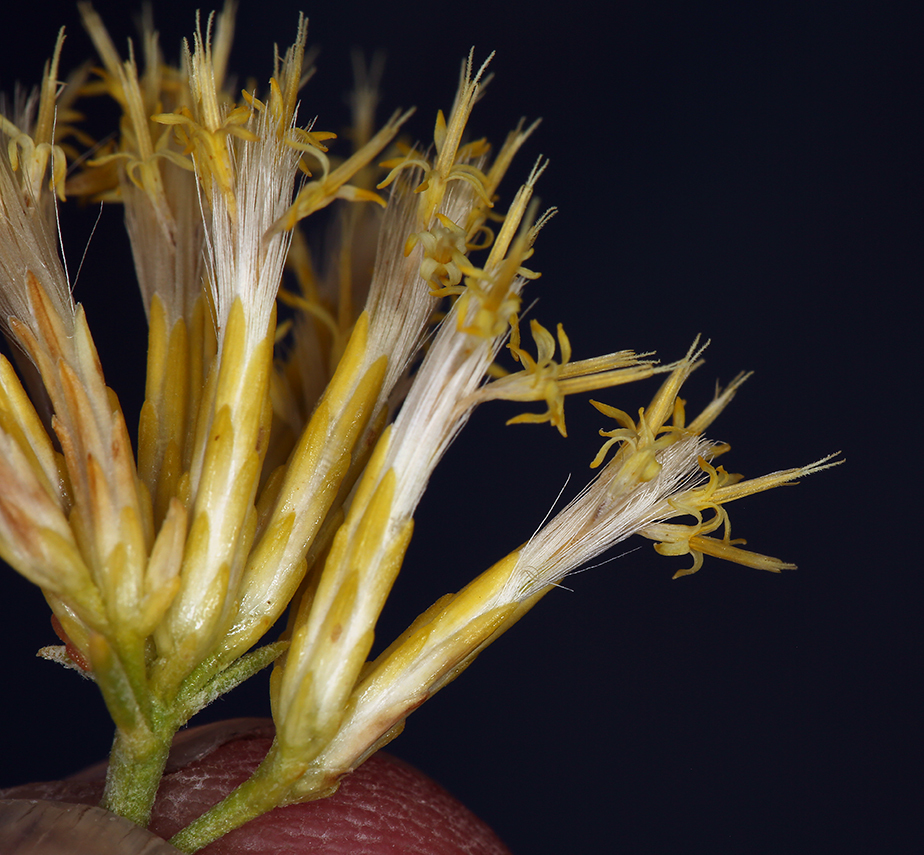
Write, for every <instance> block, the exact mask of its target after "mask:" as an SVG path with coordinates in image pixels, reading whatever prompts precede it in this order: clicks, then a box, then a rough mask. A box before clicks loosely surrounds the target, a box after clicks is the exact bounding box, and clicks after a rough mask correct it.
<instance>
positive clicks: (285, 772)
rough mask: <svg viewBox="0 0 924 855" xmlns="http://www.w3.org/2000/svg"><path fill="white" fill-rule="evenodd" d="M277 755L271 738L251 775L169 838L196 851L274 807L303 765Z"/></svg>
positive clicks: (186, 848)
mask: <svg viewBox="0 0 924 855" xmlns="http://www.w3.org/2000/svg"><path fill="white" fill-rule="evenodd" d="M279 758H280V752H279V750H278V747H277V743H276V742H274V743H273V745H272V747H271V748H270V750H269V753H268V754H267V755H266V757H265V758H264V759H263V762H262V763H261V764H260V766H259V767H258V768H257V770H256V771H255V772H254V773H253V775H252V776H251V777H250V778H248V779H247V780H246V781H244V783H243V784H241V785H240V786H239V787H238V788H237V789H236V790H234V791H233V792H231V793H229V794H228V795H227V796H226V797H225V799H224V800H223V801H221V802H219V803H218V804H217V805H215V807H213V808H212V809H211V810H209V811H208V812H207V813H204V814H203V815H202V816H200V817H199V818H198V819H197V820H195V821H193V822H191V823H190V824H189V825H187V826H186V828H184V829H183V830H182V831H180V832H178V833H177V834H176V835H174V836H173V837H172V838H170V843H171V844H172V845H173V846H175V847H176V848H177V849H179V850H181V851H182V852H195V851H197V850H198V849H201V848H202V847H203V846H208V844H209V843H211V842H212V841H213V840H217V839H218V838H219V837H223V836H224V835H225V834H227V833H228V832H229V831H233V830H234V829H235V828H239V827H240V826H242V825H243V824H244V823H245V822H249V821H250V820H252V819H254V818H256V817H258V816H260V815H261V814H264V813H266V812H267V811H269V810H272V809H273V808H274V807H277V806H278V805H279V804H280V803H281V802H282V799H283V797H284V796H285V795H286V793H287V792H288V790H289V789H290V788H291V786H292V784H293V783H294V782H295V781H296V780H298V778H299V777H300V776H301V774H302V773H303V772H304V768H305V764H303V763H298V764H296V765H292V764H286V763H284V762H280V759H279Z"/></svg>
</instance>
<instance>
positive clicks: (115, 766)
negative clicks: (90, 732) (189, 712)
mask: <svg viewBox="0 0 924 855" xmlns="http://www.w3.org/2000/svg"><path fill="white" fill-rule="evenodd" d="M172 741H173V730H172V729H171V728H169V727H168V728H165V729H164V730H162V731H160V732H157V733H152V732H151V731H149V730H147V729H146V728H143V729H142V728H139V729H138V730H136V731H135V732H134V733H131V734H129V733H126V732H125V731H123V730H118V729H117V730H116V735H115V740H114V741H113V744H112V752H111V753H110V755H109V769H108V771H107V772H106V788H105V790H104V791H103V800H102V802H101V803H100V807H102V808H105V809H106V810H108V811H111V812H112V813H115V814H118V815H119V816H124V817H125V818H126V819H130V820H131V821H132V822H134V823H136V824H138V825H140V826H142V827H143V828H144V827H146V826H147V824H148V822H149V821H150V819H151V808H152V806H153V805H154V798H155V796H156V795H157V788H158V787H159V786H160V779H161V778H162V777H163V774H164V766H165V765H166V763H167V755H168V754H169V753H170V745H171V743H172Z"/></svg>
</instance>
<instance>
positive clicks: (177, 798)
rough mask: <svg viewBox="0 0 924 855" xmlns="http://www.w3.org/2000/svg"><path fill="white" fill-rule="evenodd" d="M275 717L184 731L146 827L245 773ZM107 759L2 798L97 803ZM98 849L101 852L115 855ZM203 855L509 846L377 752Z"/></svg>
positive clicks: (173, 821)
mask: <svg viewBox="0 0 924 855" xmlns="http://www.w3.org/2000/svg"><path fill="white" fill-rule="evenodd" d="M271 739H272V724H271V723H269V722H268V721H266V720H263V719H239V720H236V721H231V722H221V723H219V724H217V725H206V726H204V727H201V728H193V729H191V730H189V731H186V732H184V733H183V734H182V736H181V737H180V738H179V739H178V740H177V742H176V744H175V747H174V750H173V752H172V753H171V755H170V762H169V763H168V766H167V772H166V774H165V776H164V779H163V782H162V784H161V788H160V791H159V792H158V795H157V802H156V804H155V806H154V813H153V817H152V820H151V826H150V828H151V830H152V831H153V832H155V833H156V834H157V835H159V836H160V837H163V838H169V837H170V836H171V835H173V834H174V833H176V832H177V831H179V829H180V828H182V827H183V826H184V825H186V824H187V823H189V822H190V821H191V820H193V819H195V818H196V817H197V816H199V815H201V814H202V813H204V812H205V810H207V809H208V808H209V807H210V806H211V805H213V804H215V803H216V802H217V801H219V800H220V799H221V798H222V797H223V796H224V795H226V794H227V793H228V792H230V791H231V790H232V789H233V788H234V787H235V786H237V785H238V784H239V783H241V782H242V781H243V780H245V779H246V778H247V777H248V775H249V774H250V773H251V772H252V771H253V770H254V769H255V768H256V766H257V764H258V763H259V762H260V760H261V759H262V758H263V756H264V755H265V754H266V751H267V749H268V748H269V746H270V742H271ZM104 770H105V767H104V766H98V767H94V768H92V769H88V770H87V771H86V772H83V773H81V774H80V775H77V776H75V777H73V778H71V779H68V780H66V781H55V782H50V783H41V784H25V785H22V786H19V787H13V788H11V789H8V790H5V791H2V792H0V798H6V799H48V800H52V801H64V802H71V803H75V804H96V803H97V802H98V801H99V798H100V795H101V793H102V777H101V776H102V774H104ZM120 851H121V850H119V849H108V848H107V849H105V850H104V855H119V853H120ZM200 852H201V853H202V855H245V853H247V855H270V853H272V855H307V853H311V855H347V853H349V855H424V853H426V855H510V851H509V850H508V849H507V847H506V846H504V845H503V843H501V841H500V840H498V838H497V837H496V836H495V835H494V833H493V832H492V831H491V829H490V828H488V827H487V826H486V825H485V824H484V823H483V822H481V820H479V819H478V818H477V817H476V816H475V815H474V814H472V813H471V812H470V811H469V810H468V809H467V808H465V807H464V806H463V805H461V804H460V803H459V802H457V801H456V800H455V799H454V798H453V797H452V796H450V795H449V793H447V792H446V791H445V790H444V789H442V787H440V786H439V785H438V784H436V783H434V782H433V781H431V780H430V779H429V778H427V777H426V776H425V775H423V774H422V773H420V772H418V771H417V770H416V769H413V768H412V767H411V766H408V765H407V764H406V763H404V762H402V761H401V760H398V759H396V758H394V757H391V756H389V755H386V754H382V753H379V754H376V755H375V756H373V757H372V758H370V759H369V760H367V761H366V762H365V763H364V764H363V765H362V766H361V767H360V768H359V769H357V770H356V771H355V772H353V773H352V774H351V775H348V776H347V777H346V778H344V779H343V781H342V783H341V785H340V789H339V790H338V791H337V792H336V793H335V794H334V795H332V796H330V797H329V798H326V799H322V800H320V801H317V802H312V803H310V804H302V805H290V806H289V807H284V808H277V809H276V810H274V811H271V812H270V813H268V814H265V815H264V816H261V817H258V818H257V819H255V820H253V821H252V822H250V823H248V824H247V825H246V826H244V827H242V828H239V829H237V830H235V831H232V832H231V833H230V834H228V835H226V836H225V837H223V838H222V839H220V840H217V841H215V842H214V843H212V844H211V845H210V846H207V847H206V848H205V849H202V850H200Z"/></svg>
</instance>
